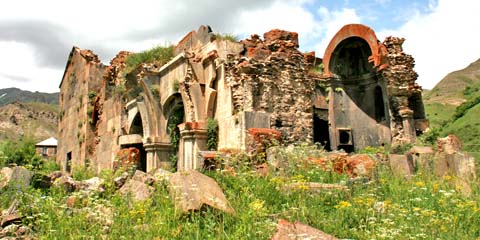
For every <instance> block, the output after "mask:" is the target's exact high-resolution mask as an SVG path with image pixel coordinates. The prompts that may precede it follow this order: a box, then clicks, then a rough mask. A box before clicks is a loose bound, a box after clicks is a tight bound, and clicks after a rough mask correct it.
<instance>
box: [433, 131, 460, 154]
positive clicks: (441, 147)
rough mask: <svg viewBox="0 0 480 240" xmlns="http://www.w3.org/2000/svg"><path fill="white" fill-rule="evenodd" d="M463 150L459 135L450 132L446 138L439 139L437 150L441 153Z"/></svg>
mask: <svg viewBox="0 0 480 240" xmlns="http://www.w3.org/2000/svg"><path fill="white" fill-rule="evenodd" d="M461 150H462V142H461V141H460V139H459V138H458V137H457V136H455V135H453V134H450V135H448V136H446V137H444V138H438V139H437V152H439V153H440V152H444V153H448V154H453V153H455V152H457V151H461Z"/></svg>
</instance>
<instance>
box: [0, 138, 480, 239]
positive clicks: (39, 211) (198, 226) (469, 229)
mask: <svg viewBox="0 0 480 240" xmlns="http://www.w3.org/2000/svg"><path fill="white" fill-rule="evenodd" d="M311 154H312V152H309V149H308V148H306V147H300V148H297V149H296V150H295V151H294V152H292V153H287V157H288V159H289V161H288V164H287V166H286V168H285V170H284V171H271V172H270V174H269V175H267V176H264V177H262V176H259V175H258V174H256V173H254V172H253V171H251V168H250V164H249V161H248V160H247V159H245V158H243V157H241V156H244V155H240V157H237V158H233V159H230V160H231V162H235V161H234V160H235V159H236V160H237V162H236V164H235V165H233V167H234V169H235V173H236V174H235V175H232V174H231V173H230V172H229V171H223V170H215V171H208V172H205V174H207V175H209V176H211V177H212V178H214V179H215V180H216V181H217V182H218V184H219V185H220V187H221V188H222V189H223V191H224V193H225V195H226V197H227V199H228V200H229V201H230V203H231V205H232V207H233V208H234V209H235V211H236V213H235V214H232V215H230V214H226V213H223V212H219V211H217V210H215V209H212V208H209V207H205V208H204V209H202V210H200V211H195V212H191V213H188V214H181V213H180V212H179V211H178V210H176V209H175V208H174V205H173V203H172V200H171V198H170V195H169V192H168V188H167V187H166V186H165V185H163V184H158V185H156V186H155V193H154V195H153V196H152V197H151V198H150V199H149V200H147V201H144V202H137V203H134V202H132V201H130V200H129V199H128V198H127V197H124V196H121V195H119V194H118V193H115V192H113V191H107V192H106V193H103V194H94V195H92V196H90V197H87V198H85V197H82V196H81V195H78V196H77V197H78V198H79V201H78V203H76V205H75V207H73V208H69V207H67V206H66V199H67V197H68V195H67V194H66V193H65V192H64V191H62V190H61V189H57V188H53V189H51V190H47V191H40V190H34V189H29V190H28V191H24V192H15V191H13V190H4V191H3V192H1V194H0V205H1V207H3V208H6V207H7V206H8V203H9V202H10V201H11V200H12V199H13V198H18V199H21V211H22V212H23V213H24V214H26V216H27V217H26V219H25V220H24V223H25V224H28V225H29V226H31V227H32V228H33V229H34V231H35V232H36V233H37V235H38V236H39V238H40V239H85V238H94V239H97V238H102V236H108V238H109V239H269V238H270V237H271V236H272V235H273V233H274V231H275V228H276V223H277V222H278V220H279V219H286V220H288V221H300V222H302V223H305V224H308V225H310V226H312V227H315V228H318V229H320V230H322V231H324V232H326V233H329V234H332V235H335V236H336V237H338V238H348V239H392V238H393V239H476V238H478V237H479V235H480V192H479V190H480V189H479V188H478V186H479V184H478V183H479V182H478V181H477V182H475V183H474V184H472V187H473V194H472V196H470V197H465V196H462V195H461V194H460V193H459V190H460V189H459V188H458V186H456V185H455V183H454V182H455V181H454V180H455V179H454V178H451V177H447V178H442V179H436V178H434V177H432V176H431V175H429V174H418V175H417V176H415V177H414V178H413V179H412V180H411V181H405V180H404V179H403V178H396V177H394V176H393V174H392V172H391V171H390V170H389V169H387V168H385V167H382V166H381V167H380V168H379V171H378V179H377V181H373V182H370V183H368V184H364V185H362V184H358V185H353V186H350V187H349V191H348V192H342V191H325V192H322V193H319V194H313V193H310V192H309V191H308V189H307V188H303V187H299V189H297V190H295V191H293V192H292V193H290V194H287V193H285V192H283V191H282V190H281V187H282V186H284V185H285V184H287V183H302V182H308V181H316V182H324V183H345V182H346V180H347V179H348V177H347V176H346V175H339V174H336V173H333V172H331V171H325V170H322V169H321V168H320V167H319V166H318V165H315V164H312V163H310V162H308V161H305V156H308V155H311ZM103 177H104V178H105V179H107V183H109V184H110V186H111V183H112V179H113V175H112V173H111V172H106V173H104V174H103ZM74 195H75V194H74ZM105 216H110V218H108V217H105Z"/></svg>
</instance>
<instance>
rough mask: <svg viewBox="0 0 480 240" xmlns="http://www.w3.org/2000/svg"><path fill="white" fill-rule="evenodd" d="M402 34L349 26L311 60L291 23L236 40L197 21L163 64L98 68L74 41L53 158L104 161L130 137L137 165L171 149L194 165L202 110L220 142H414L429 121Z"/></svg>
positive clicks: (337, 145) (164, 160)
mask: <svg viewBox="0 0 480 240" xmlns="http://www.w3.org/2000/svg"><path fill="white" fill-rule="evenodd" d="M403 41H404V39H403V38H396V37H388V38H386V39H385V40H384V41H383V42H380V41H379V40H378V39H377V37H376V35H375V32H374V31H373V30H372V29H370V28H369V27H367V26H364V25H360V24H350V25H346V26H344V27H343V28H341V29H340V30H339V31H338V33H337V34H336V35H335V36H334V37H333V39H332V40H331V41H330V44H329V45H328V47H327V49H326V50H325V54H324V56H323V58H318V57H316V56H315V53H313V52H312V53H302V52H300V51H299V50H298V47H299V45H298V35H297V33H294V32H287V31H282V30H272V31H270V32H267V33H265V34H264V36H263V38H261V37H259V36H258V35H252V36H251V37H250V38H249V39H245V40H242V41H240V42H234V41H230V40H226V39H222V38H220V37H218V35H215V34H213V33H212V31H211V29H210V27H208V26H201V27H200V28H199V29H198V30H197V31H192V32H190V33H188V34H187V35H186V36H185V37H184V38H183V39H182V40H181V41H180V42H179V43H178V44H177V45H176V46H175V48H174V55H175V56H174V57H173V59H171V60H170V61H169V62H168V63H166V64H158V63H155V62H154V63H143V64H140V65H138V66H136V68H134V69H133V70H132V69H127V68H126V64H125V59H126V58H127V56H129V55H130V54H132V53H129V52H120V53H119V54H118V55H117V56H116V57H115V58H114V59H112V60H111V62H110V65H109V66H105V65H104V64H102V63H101V61H100V60H99V58H98V57H97V56H96V55H95V54H94V53H93V52H92V51H90V50H81V49H79V48H76V47H74V48H73V49H72V51H71V53H70V56H69V58H68V62H67V64H66V68H65V72H64V75H63V79H62V82H61V84H60V90H61V91H60V110H61V112H60V119H61V120H60V123H59V129H58V131H59V134H58V136H59V139H58V140H59V141H58V151H57V162H58V163H59V164H60V165H61V166H62V168H63V170H65V171H71V169H72V167H74V166H84V165H89V166H92V167H94V168H95V169H97V170H101V169H106V168H112V167H113V164H114V161H115V158H116V156H117V153H118V152H119V151H120V150H121V149H123V148H130V147H135V148H137V149H139V150H140V151H139V152H140V154H141V166H140V168H141V169H143V170H144V171H150V170H152V169H155V168H159V167H166V166H168V165H169V163H170V162H171V160H170V159H171V158H172V156H176V157H177V159H178V161H177V166H176V167H177V169H195V168H201V167H202V164H203V163H202V162H201V161H200V160H198V159H199V158H198V155H199V153H200V152H201V151H204V150H207V144H206V142H207V140H208V139H207V134H206V132H207V126H206V125H207V124H206V122H207V119H209V118H210V119H215V120H216V121H217V122H218V141H217V150H231V149H237V150H243V149H245V148H246V146H247V138H248V136H247V135H248V134H247V130H248V129H251V128H270V129H275V130H278V131H279V132H281V134H282V144H291V143H298V142H307V143H319V144H321V145H323V146H324V148H325V149H327V150H338V149H343V150H345V151H347V152H350V151H354V150H357V149H362V148H364V147H367V146H380V145H383V144H387V145H388V144H396V143H409V142H413V141H414V140H415V138H416V136H417V135H418V134H421V133H422V132H423V131H424V130H426V128H427V127H428V121H427V120H426V119H425V112H424V106H423V103H422V99H421V91H422V90H421V87H419V86H418V85H417V84H416V83H415V80H416V79H417V74H416V72H415V71H414V70H413V67H414V59H413V58H412V57H411V56H410V55H408V54H405V53H404V52H403V50H402V43H403ZM172 124H173V126H174V127H175V128H170V127H169V126H172ZM172 134H177V138H175V137H172V136H173V135H172Z"/></svg>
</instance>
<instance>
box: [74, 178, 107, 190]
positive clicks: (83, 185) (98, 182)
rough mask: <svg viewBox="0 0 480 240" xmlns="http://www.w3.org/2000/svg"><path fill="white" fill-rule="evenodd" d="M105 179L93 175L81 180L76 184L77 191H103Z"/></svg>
mask: <svg viewBox="0 0 480 240" xmlns="http://www.w3.org/2000/svg"><path fill="white" fill-rule="evenodd" d="M104 183H105V180H104V179H102V178H99V177H93V178H90V179H87V180H83V181H81V182H79V183H77V185H76V188H75V189H76V190H77V191H85V192H87V193H94V192H96V193H101V192H104V191H105V188H104Z"/></svg>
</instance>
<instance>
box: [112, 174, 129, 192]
mask: <svg viewBox="0 0 480 240" xmlns="http://www.w3.org/2000/svg"><path fill="white" fill-rule="evenodd" d="M128 177H129V175H128V172H123V173H122V175H120V176H118V177H116V178H114V179H113V182H114V183H115V188H116V189H120V188H121V187H122V186H123V185H124V184H125V182H126V181H127V179H128Z"/></svg>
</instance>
